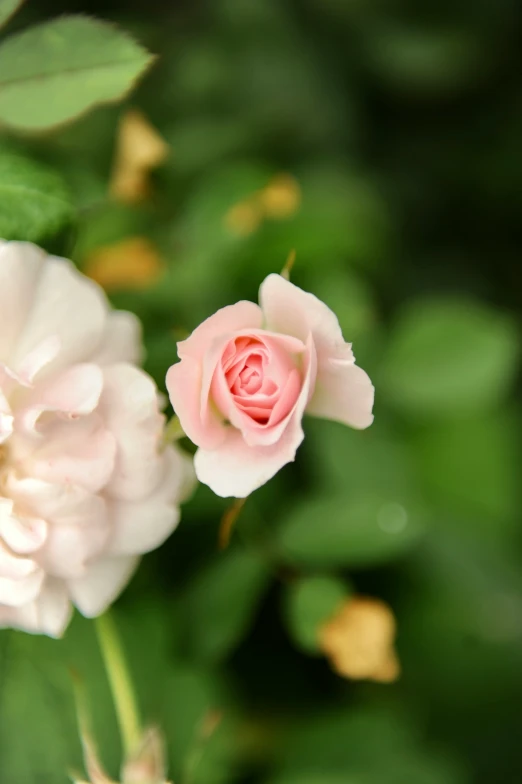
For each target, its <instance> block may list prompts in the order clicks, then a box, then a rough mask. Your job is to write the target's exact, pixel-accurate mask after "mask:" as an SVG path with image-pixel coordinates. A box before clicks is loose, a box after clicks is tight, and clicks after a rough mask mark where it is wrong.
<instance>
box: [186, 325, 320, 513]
mask: <svg viewBox="0 0 522 784" xmlns="http://www.w3.org/2000/svg"><path fill="white" fill-rule="evenodd" d="M305 363H306V364H305V367H304V368H303V372H304V380H303V384H302V387H301V392H300V394H299V398H298V400H297V403H296V406H295V409H294V411H293V413H292V414H291V415H290V417H289V419H288V421H287V422H286V427H285V428H284V429H283V431H282V433H281V436H280V439H279V440H278V441H277V442H276V443H275V444H273V445H271V446H249V445H248V444H247V443H246V441H245V439H244V437H243V435H242V433H241V432H240V431H239V430H236V429H235V428H232V427H230V428H228V430H227V440H226V441H225V442H224V443H223V444H221V445H220V446H219V447H218V448H217V449H213V450H206V449H198V451H197V452H196V455H195V457H194V467H195V469H196V476H197V478H198V479H199V480H200V482H203V484H206V485H208V486H209V487H210V489H211V490H213V492H214V493H215V494H216V495H219V496H221V497H222V498H228V497H230V496H233V497H235V498H245V497H246V496H248V495H250V493H252V492H253V491H254V490H256V489H257V488H258V487H261V485H263V484H265V482H267V481H268V480H269V479H271V478H272V477H273V476H274V475H275V474H276V473H277V472H278V471H279V469H280V468H282V467H283V466H284V465H286V463H290V462H292V461H293V460H294V459H295V454H296V451H297V448H298V446H299V444H300V443H301V441H302V440H303V437H304V434H303V430H302V427H301V420H302V416H303V412H304V409H305V407H306V405H307V403H308V400H309V398H310V393H311V390H312V389H313V386H314V384H315V377H316V372H317V365H316V355H315V349H314V345H313V342H312V339H311V336H309V338H308V341H307V351H306V355H305Z"/></svg>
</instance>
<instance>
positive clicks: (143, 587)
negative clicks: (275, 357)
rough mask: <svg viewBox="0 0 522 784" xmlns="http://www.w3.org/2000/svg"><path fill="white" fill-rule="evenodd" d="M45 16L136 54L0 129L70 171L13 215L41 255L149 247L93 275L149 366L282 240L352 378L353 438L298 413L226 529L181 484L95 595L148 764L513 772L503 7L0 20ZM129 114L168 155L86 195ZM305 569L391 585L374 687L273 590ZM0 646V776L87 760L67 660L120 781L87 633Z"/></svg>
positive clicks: (366, 585)
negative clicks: (126, 573) (388, 658)
mask: <svg viewBox="0 0 522 784" xmlns="http://www.w3.org/2000/svg"><path fill="white" fill-rule="evenodd" d="M64 12H81V13H86V14H92V15H96V16H99V17H101V18H104V19H107V20H114V21H115V22H117V23H119V24H121V26H122V27H123V28H125V29H127V30H129V31H131V32H132V33H133V34H134V35H135V36H136V38H137V39H138V40H140V41H141V42H142V43H143V44H144V45H146V46H147V47H148V48H149V49H150V50H151V51H153V52H155V53H157V54H158V55H159V58H158V61H157V62H156V64H155V65H154V67H153V68H152V69H151V71H150V72H149V73H148V74H147V75H146V76H145V77H144V79H143V80H142V81H141V83H140V84H139V86H138V88H137V90H136V91H135V92H134V93H133V94H132V95H131V96H130V97H129V99H128V100H127V102H126V103H125V104H124V105H123V106H122V105H118V106H112V107H104V108H99V109H96V110H95V111H93V112H91V113H89V114H88V115H86V116H85V117H84V118H82V119H80V120H79V121H77V122H75V123H74V124H72V125H71V126H69V127H64V128H61V129H58V130H55V131H53V132H51V133H46V134H42V135H38V136H27V137H26V136H23V135H22V136H20V135H18V136H16V137H15V136H14V135H11V134H8V133H4V134H3V135H2V137H0V156H1V155H10V154H12V152H13V150H14V151H15V152H17V153H22V154H23V155H27V156H29V157H30V158H31V159H32V160H34V161H35V162H38V163H39V164H41V165H42V166H47V167H50V169H52V170H53V171H55V172H57V173H58V174H59V176H60V177H61V178H63V181H64V188H66V189H67V190H68V192H69V193H70V194H71V199H72V203H73V204H74V214H73V217H72V219H71V220H70V221H66V222H65V224H64V226H63V227H62V228H61V229H60V231H58V232H51V233H49V235H48V236H45V237H39V238H38V239H39V241H40V243H41V244H44V245H45V246H46V247H48V248H49V249H50V250H52V251H57V252H60V253H62V254H64V255H68V256H71V257H72V258H73V259H74V260H75V261H76V262H77V263H78V264H79V265H80V267H83V268H84V269H86V270H87V271H89V263H90V262H89V260H90V259H92V254H93V252H96V251H98V250H99V249H100V248H105V247H106V246H111V245H113V244H117V243H119V242H120V241H124V240H128V239H129V238H133V237H136V236H139V237H145V238H147V239H148V240H149V241H150V243H152V246H153V247H154V249H155V250H156V251H157V252H158V254H159V257H160V258H161V260H162V261H161V263H160V267H161V270H162V271H161V272H160V273H159V274H158V276H157V278H154V279H151V280H150V281H149V280H148V279H147V280H145V279H144V280H143V281H141V283H139V285H136V282H135V281H134V284H133V285H131V284H130V283H129V281H128V280H127V281H126V280H125V270H124V272H123V274H120V278H119V279H117V280H116V283H114V281H113V282H112V284H111V285H110V286H109V287H108V288H109V294H110V296H111V299H112V300H113V302H114V303H115V305H116V306H118V307H123V308H128V309H131V310H134V311H135V312H136V313H138V315H139V316H140V318H141V319H142V320H143V324H144V334H145V342H146V346H147V352H148V353H147V360H146V368H147V370H148V371H149V372H150V373H151V374H152V375H153V376H154V377H155V378H156V380H157V382H158V384H159V386H160V388H162V389H164V377H165V372H166V370H167V368H168V367H169V365H170V364H172V362H173V361H174V359H175V356H176V354H175V340H176V338H177V337H179V336H180V335H182V334H184V333H186V332H187V331H190V330H192V329H193V328H194V327H195V326H196V325H197V324H198V323H199V322H200V321H201V320H202V319H204V318H205V317H207V316H208V315H210V314H211V313H212V312H214V310H215V309H216V308H218V307H221V306H223V305H225V304H228V303H231V302H234V301H236V300H237V299H242V298H249V299H256V297H257V289H258V286H259V284H260V282H261V281H262V279H263V278H264V276H265V275H267V274H268V273H269V272H273V271H280V269H281V268H282V266H283V264H284V262H285V259H286V257H287V255H288V253H289V252H290V251H291V249H295V250H296V254H297V260H296V263H295V267H294V269H293V272H292V280H293V281H294V282H295V283H296V284H297V285H300V286H302V287H303V288H306V289H308V290H310V291H313V292H314V293H315V294H316V295H317V296H319V297H320V298H322V299H324V301H325V302H326V303H327V304H328V305H329V306H330V307H331V308H332V309H333V310H335V312H336V313H337V314H338V316H339V319H340V322H341V324H342V326H343V331H344V335H345V338H346V339H347V340H349V341H353V344H354V352H355V355H356V357H357V360H358V363H359V364H360V365H361V366H362V367H363V368H364V369H365V370H367V371H368V372H369V374H370V377H371V378H372V380H373V382H374V384H375V387H376V403H375V423H374V425H373V426H372V427H371V428H370V429H369V430H367V431H363V432H356V431H351V430H348V429H346V428H343V427H342V426H340V425H336V424H332V423H329V422H323V421H319V420H313V421H307V422H306V424H305V431H306V439H305V442H304V444H303V446H302V447H301V449H300V450H299V453H298V459H297V462H296V463H295V464H294V465H291V466H289V467H286V468H285V469H284V470H283V471H281V473H280V474H279V475H278V476H277V477H276V478H275V479H274V480H273V481H272V482H270V484H269V485H267V486H265V487H264V488H262V489H261V490H260V491H258V492H256V493H255V495H254V496H253V497H252V498H251V499H249V501H248V503H247V504H246V506H245V508H244V510H243V512H242V514H241V516H240V517H239V520H238V523H237V529H236V531H235V533H234V535H233V538H232V544H231V546H230V548H229V550H227V551H226V552H225V553H219V552H218V551H217V545H216V543H217V531H218V527H219V521H220V518H221V516H222V514H223V512H224V511H225V509H226V508H227V502H226V501H223V500H221V499H218V498H215V497H213V496H212V494H211V492H210V491H209V490H208V489H207V488H204V487H200V488H199V489H198V491H197V493H196V495H195V497H194V498H193V499H192V500H191V501H190V502H189V503H188V504H187V505H186V507H185V509H184V516H183V519H182V523H181V525H180V527H179V529H178V531H177V532H176V533H175V534H174V535H173V536H172V537H171V539H170V540H169V541H168V542H167V543H166V544H165V545H164V546H163V547H162V548H161V549H160V550H159V551H157V552H155V553H153V554H151V555H148V556H146V557H145V558H144V560H143V562H142V565H141V567H140V569H139V572H138V574H137V576H136V577H135V578H134V580H133V582H132V584H131V585H130V587H129V588H128V590H127V591H126V592H125V594H124V595H123V597H122V598H121V600H120V601H119V602H118V604H117V605H116V608H115V617H116V621H117V623H118V624H119V625H120V627H121V629H122V634H123V638H124V641H125V645H126V649H127V651H128V656H129V660H130V664H131V668H132V671H133V674H134V676H135V678H136V681H137V689H138V692H139V694H140V699H141V703H142V707H143V712H144V715H145V716H146V717H147V718H148V719H150V720H153V721H157V722H159V723H160V724H161V725H162V727H163V729H164V731H165V734H166V738H167V741H168V747H169V756H170V776H171V778H172V779H173V781H174V782H176V784H233V783H234V782H238V784H239V783H240V782H241V783H244V784H255V783H257V782H259V783H260V784H472V783H473V782H477V783H478V784H482V783H484V784H486V782H487V783H488V784H491V782H495V784H519V782H521V781H522V753H521V751H520V740H521V732H522V707H521V706H522V537H521V522H522V520H521V512H520V508H521V505H520V500H521V499H520V472H521V469H522V462H521V455H520V435H521V422H520V418H521V404H520V395H519V394H518V395H517V391H516V390H517V383H518V382H519V368H520V364H519V361H520V319H519V314H520V308H521V306H522V285H521V283H522V272H521V270H522V266H521V263H520V240H521V239H522V232H521V228H520V227H521V225H522V223H521V213H522V141H521V140H522V81H521V74H522V47H521V43H522V9H521V7H520V4H519V2H517V0H451V2H448V1H447V0H422V2H419V0H206V2H205V0H183V1H180V2H176V1H175V0H171V2H160V1H159V0H147V2H145V0H126V1H125V2H123V1H122V2H118V1H117V0H104V1H103V2H102V0H100V2H92V3H89V2H88V0H83V2H82V1H81V0H79V1H78V2H72V0H71V2H66V0H64V1H63V2H59V1H58V0H56V1H54V0H38V2H36V0H33V1H32V2H31V0H28V2H27V5H26V7H25V8H24V9H23V10H22V12H21V13H20V14H19V15H18V16H17V17H16V18H15V19H14V20H13V21H12V22H11V23H10V26H9V28H8V32H12V31H16V30H17V29H19V28H20V29H21V28H23V27H24V26H26V25H27V24H29V23H32V22H35V21H38V20H41V19H46V18H50V17H56V16H57V15H59V14H61V13H64ZM129 106H130V107H134V108H139V109H140V110H141V111H142V112H143V114H144V116H146V117H147V119H148V121H149V122H150V123H151V124H152V126H153V127H154V128H156V129H157V131H158V133H159V134H160V135H161V137H162V138H163V139H164V140H165V142H166V143H167V144H168V145H169V149H170V154H169V156H168V158H167V160H166V161H165V162H164V163H163V164H162V165H161V166H159V167H158V168H157V170H156V171H155V172H154V173H153V175H152V182H151V188H150V195H149V196H148V197H147V198H146V199H145V200H143V201H142V202H140V203H137V204H125V203H121V200H120V201H119V202H118V201H117V200H114V199H113V200H109V199H108V198H107V191H108V187H109V186H108V184H109V181H110V178H111V171H112V170H113V164H114V156H115V149H116V140H117V135H118V127H119V122H120V120H121V118H122V117H123V116H124V113H125V112H126V110H127V109H128V108H129ZM267 188H268V189H269V190H268V191H267ZM260 194H264V197H263V196H262V195H260ZM263 198H264V201H263ZM260 200H261V201H260ZM261 202H262V203H263V205H264V206H263V207H262V208H261V207H259V204H260V203H261ZM0 210H1V208H0ZM15 233H16V232H15ZM146 277H147V276H145V278H146ZM140 280H141V279H140ZM185 446H187V448H189V446H188V445H186V444H185ZM318 574H319V575H329V576H331V578H332V580H335V581H343V580H344V584H345V586H346V588H345V590H346V592H347V593H349V592H350V591H351V592H354V593H357V594H363V595H368V596H374V597H378V598H380V599H382V600H384V601H385V602H386V603H387V604H388V605H389V606H390V607H391V608H392V610H393V612H394V615H395V617H396V621H397V629H398V636H397V651H398V656H399V659H400V662H401V669H402V673H401V677H400V678H399V680H398V681H397V682H396V683H393V684H377V683H370V682H354V681H350V680H346V679H343V678H341V677H339V676H338V675H336V674H334V672H332V670H331V669H330V667H329V664H328V662H327V660H326V659H325V658H324V657H323V656H321V655H320V653H318V652H317V651H310V650H309V649H310V646H309V645H308V646H307V645H306V644H305V643H306V640H305V639H303V638H306V626H307V624H308V625H310V624H312V627H313V628H312V632H314V630H315V626H314V617H315V616H314V614H313V610H314V608H310V607H307V606H303V605H302V603H301V604H299V603H298V602H297V601H296V598H295V597H296V590H297V589H298V588H299V586H302V585H305V584H306V581H307V580H308V579H310V578H313V577H314V576H316V575H318ZM335 584H336V585H338V584H339V583H338V582H336V583H335ZM320 599H321V597H319V600H320ZM305 604H306V603H305ZM303 627H304V631H303ZM308 631H309V629H308ZM312 636H313V634H312ZM312 647H313V646H312ZM307 648H308V650H307ZM0 652H1V657H0V660H1V664H2V667H1V670H0V678H1V686H0V781H1V782H2V784H4V782H5V784H26V782H27V784H33V783H34V784H40V782H41V783H42V784H46V783H47V782H49V783H51V782H52V783H53V784H54V783H57V784H58V783H61V782H65V781H66V772H67V770H68V769H70V768H74V767H76V768H79V767H80V766H81V756H80V749H79V743H78V739H77V728H76V725H75V719H74V705H73V701H72V696H71V695H72V691H71V685H70V680H69V675H68V672H69V668H73V669H74V670H75V671H76V672H77V673H78V674H79V677H80V678H81V679H82V680H83V681H84V683H85V685H86V687H87V689H88V692H89V701H90V706H91V710H92V713H93V717H94V727H95V730H96V734H97V737H98V738H99V741H100V746H101V750H102V754H103V757H104V759H105V761H106V763H107V765H108V766H109V767H110V769H111V772H112V774H113V775H115V776H116V775H117V764H118V760H119V756H120V750H119V743H118V739H117V733H116V725H115V718H114V714H113V709H112V707H111V703H110V697H109V694H108V690H107V684H106V679H105V675H104V673H103V669H102V665H101V660H100V657H99V653H98V652H97V648H96V641H95V638H94V633H93V631H92V625H91V624H89V623H87V622H85V621H84V620H83V619H80V618H76V619H75V620H74V622H73V624H72V626H71V628H70V630H69V631H68V633H67V635H66V637H65V640H64V641H63V642H56V641H52V640H48V639H43V638H42V639H41V638H33V637H29V636H27V635H23V634H19V633H2V634H1V635H0ZM311 654H315V655H311ZM209 711H210V712H211V715H214V714H213V713H212V712H213V711H218V712H219V715H220V717H221V721H220V722H218V724H219V726H218V727H217V730H216V731H215V732H214V733H213V734H212V736H211V737H210V738H209V739H207V740H204V741H203V740H201V739H200V740H198V738H199V734H200V732H201V726H202V725H201V722H202V721H203V719H204V717H205V716H207V718H208V713H209ZM198 728H199V729H198Z"/></svg>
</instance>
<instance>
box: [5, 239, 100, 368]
mask: <svg viewBox="0 0 522 784" xmlns="http://www.w3.org/2000/svg"><path fill="white" fill-rule="evenodd" d="M17 247H18V253H19V254H21V255H22V254H23V257H22V258H21V259H19V261H23V262H24V263H23V265H22V266H24V267H25V266H26V265H27V263H28V262H27V259H28V258H30V256H28V254H29V253H30V254H33V253H34V251H33V250H32V248H31V249H30V250H29V249H28V247H27V246H26V245H23V244H21V245H18V246H17ZM8 290H9V292H10V296H11V297H13V291H12V289H11V286H9V287H8ZM107 312H108V303H107V299H106V297H105V295H104V293H103V291H102V289H101V288H100V287H99V286H98V285H97V284H96V283H94V282H93V281H90V280H89V279H88V278H86V277H85V276H83V275H81V274H80V273H79V272H78V270H77V269H76V268H75V267H74V265H73V264H71V262H69V261H66V260H65V259H59V258H56V257H53V256H49V257H47V258H45V263H44V264H43V266H42V269H41V273H40V275H39V277H38V279H37V283H36V289H35V290H34V296H33V302H32V307H31V309H30V310H29V311H28V312H27V313H26V317H25V319H24V321H23V328H22V330H21V331H20V333H19V336H18V340H17V342H16V348H15V351H14V354H13V356H12V358H11V366H12V368H13V370H14V371H15V372H19V368H20V367H21V366H22V363H23V362H24V360H25V359H26V357H27V355H28V354H30V353H31V352H32V351H33V350H34V349H36V348H37V347H38V346H40V345H41V344H42V343H43V341H45V340H46V339H48V338H49V336H57V338H58V339H59V341H60V350H59V352H58V355H57V356H56V357H55V359H54V360H53V361H52V362H50V363H49V364H48V365H47V366H46V368H45V372H46V373H49V372H50V371H51V370H56V369H58V368H61V367H66V366H67V365H69V364H71V363H73V362H82V361H83V360H84V359H87V358H88V357H89V355H90V354H92V352H93V350H94V349H95V348H96V346H98V345H99V344H100V342H101V340H102V337H103V334H104V328H105V321H106V317H107Z"/></svg>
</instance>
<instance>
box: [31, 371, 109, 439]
mask: <svg viewBox="0 0 522 784" xmlns="http://www.w3.org/2000/svg"><path fill="white" fill-rule="evenodd" d="M102 389H103V373H102V371H101V368H99V367H98V366H97V365H93V364H81V365H73V366H72V367H70V368H67V370H64V371H63V372H61V373H58V374H57V375H56V376H53V377H52V379H49V380H48V381H47V382H43V383H40V384H38V385H37V386H36V387H34V388H33V389H32V390H31V391H30V392H29V394H28V395H27V397H26V399H25V400H24V404H23V408H22V409H21V411H20V414H19V416H20V425H21V426H23V427H25V428H27V429H28V430H33V429H34V428H35V426H36V423H37V421H38V418H39V417H40V415H41V414H42V413H43V412H57V413H60V414H65V415H66V416H69V417H77V416H85V415H86V414H90V413H91V412H92V411H94V409H95V408H96V406H97V405H98V401H99V399H100V395H101V392H102Z"/></svg>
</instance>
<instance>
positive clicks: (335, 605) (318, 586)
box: [285, 575, 349, 653]
mask: <svg viewBox="0 0 522 784" xmlns="http://www.w3.org/2000/svg"><path fill="white" fill-rule="evenodd" d="M348 595H349V589H348V586H347V585H346V584H345V583H344V582H343V581H342V580H339V579H338V578H336V577H330V576H328V575H324V576H321V575H317V576H314V577H305V578H303V579H302V580H298V581H297V582H295V583H292V584H291V585H290V586H289V588H288V589H287V591H286V594H285V619H286V623H287V626H288V629H289V631H290V633H291V635H292V637H293V639H294V640H295V642H296V643H297V644H298V645H299V647H300V648H302V649H303V650H304V651H306V653H317V652H318V651H319V645H318V640H317V632H318V629H319V627H320V626H321V625H322V624H323V623H325V622H326V621H327V620H328V619H329V618H331V617H332V616H333V615H334V614H335V612H336V610H338V609H339V607H340V605H341V604H342V603H343V601H344V600H345V599H346V598H347V596H348Z"/></svg>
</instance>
